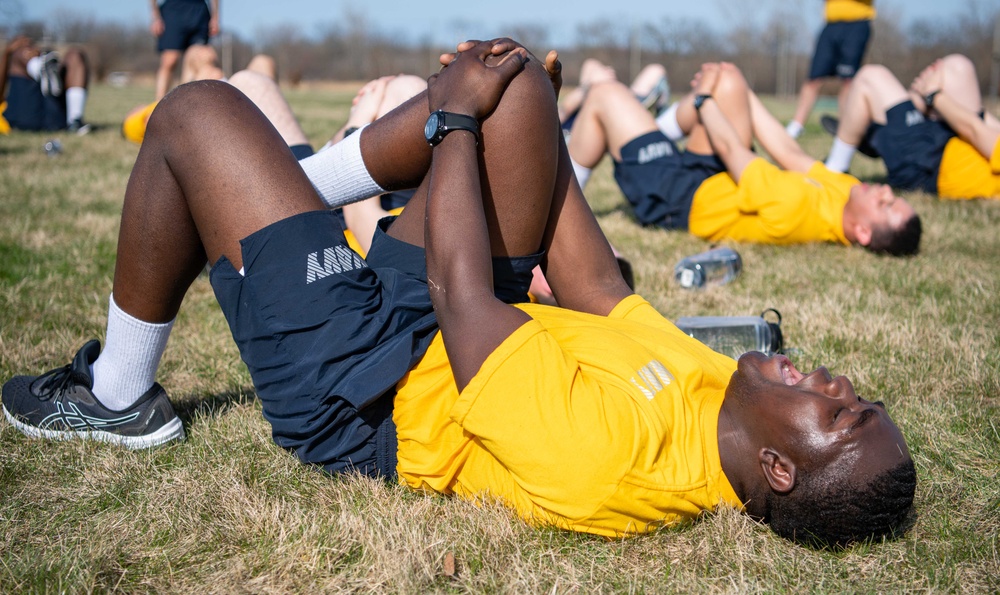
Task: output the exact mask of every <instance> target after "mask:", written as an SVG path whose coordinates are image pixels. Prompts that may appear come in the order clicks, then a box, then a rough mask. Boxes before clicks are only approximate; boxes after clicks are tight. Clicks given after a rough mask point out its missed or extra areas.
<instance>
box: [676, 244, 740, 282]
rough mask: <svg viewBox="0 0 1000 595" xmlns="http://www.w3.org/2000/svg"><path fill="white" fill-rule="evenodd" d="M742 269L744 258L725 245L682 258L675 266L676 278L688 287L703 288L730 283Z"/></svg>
mask: <svg viewBox="0 0 1000 595" xmlns="http://www.w3.org/2000/svg"><path fill="white" fill-rule="evenodd" d="M742 270H743V259H742V258H740V255H739V254H738V253H737V252H736V251H735V250H733V249H732V248H728V247H726V246H723V247H721V248H714V249H712V250H709V251H708V252H702V253H701V254H695V255H694V256H688V257H687V258H685V259H683V260H681V261H680V262H678V263H677V266H675V267H674V278H675V279H677V282H678V283H680V285H681V287H684V288H686V289H702V288H704V287H707V286H709V285H723V284H725V283H729V282H730V281H732V280H733V279H735V278H736V277H738V276H739V275H740V272H741V271H742Z"/></svg>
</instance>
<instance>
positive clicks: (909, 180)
mask: <svg viewBox="0 0 1000 595" xmlns="http://www.w3.org/2000/svg"><path fill="white" fill-rule="evenodd" d="M842 107H843V111H842V113H841V114H840V122H839V125H838V126H837V130H836V136H837V138H836V139H834V141H833V145H832V146H831V147H830V156H829V157H828V158H827V161H826V163H827V166H828V167H830V168H831V169H833V170H835V171H847V170H848V168H849V167H850V166H851V159H852V158H853V157H854V152H855V151H857V150H860V151H862V152H863V153H864V154H866V155H868V156H869V157H882V159H883V161H884V162H885V167H886V170H887V171H888V174H889V183H890V184H891V185H892V186H893V187H896V188H900V189H903V190H923V191H924V192H929V193H931V194H935V193H936V194H938V195H940V196H941V198H951V199H970V198H992V199H1000V121H998V120H997V118H996V117H995V116H993V114H990V113H988V112H986V111H985V110H984V108H983V96H982V94H981V92H980V89H979V78H978V77H977V76H976V67H975V65H974V64H973V63H972V60H969V58H967V57H965V56H963V55H961V54H951V55H948V56H945V57H944V58H941V59H940V60H937V61H936V62H934V63H933V64H931V65H930V66H928V67H927V68H925V69H924V70H923V72H921V73H920V76H918V77H917V78H916V79H914V81H913V83H912V84H911V85H910V88H909V90H907V89H906V88H905V87H903V84H902V83H900V82H899V80H898V79H897V78H896V77H895V76H894V75H893V74H892V72H890V71H889V69H888V68H886V67H885V66H881V65H878V64H869V65H867V66H864V67H863V68H862V69H861V70H860V71H859V72H858V78H857V79H856V84H855V86H853V87H851V92H850V93H849V94H848V95H847V101H846V102H845V103H844V105H843V106H842Z"/></svg>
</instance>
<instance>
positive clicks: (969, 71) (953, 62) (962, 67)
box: [941, 54, 976, 77]
mask: <svg viewBox="0 0 1000 595" xmlns="http://www.w3.org/2000/svg"><path fill="white" fill-rule="evenodd" d="M941 66H942V67H943V68H944V69H945V72H946V73H947V75H949V76H955V75H958V76H965V77H968V76H971V77H975V76H976V65H975V64H973V63H972V60H970V59H969V57H968V56H965V55H963V54H948V55H947V56H945V57H944V58H941Z"/></svg>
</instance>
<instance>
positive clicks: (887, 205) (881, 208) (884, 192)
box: [850, 184, 915, 229]
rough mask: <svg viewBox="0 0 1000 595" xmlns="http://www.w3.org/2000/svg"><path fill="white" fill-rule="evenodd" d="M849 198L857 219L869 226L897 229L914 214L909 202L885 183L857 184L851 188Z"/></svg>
mask: <svg viewBox="0 0 1000 595" xmlns="http://www.w3.org/2000/svg"><path fill="white" fill-rule="evenodd" d="M850 200H851V202H853V203H854V209H855V213H857V216H858V219H859V220H860V221H861V222H863V223H865V224H866V225H868V227H870V228H875V227H878V228H888V229H899V228H900V227H901V226H902V225H903V223H905V222H907V221H909V219H910V217H913V215H914V214H915V211H914V210H913V207H912V206H910V203H908V202H906V201H905V200H904V199H902V198H899V197H898V196H896V195H895V194H894V193H893V191H892V188H890V187H889V186H887V185H885V184H858V185H856V186H854V187H852V188H851V196H850Z"/></svg>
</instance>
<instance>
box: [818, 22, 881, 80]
mask: <svg viewBox="0 0 1000 595" xmlns="http://www.w3.org/2000/svg"><path fill="white" fill-rule="evenodd" d="M871 34H872V24H871V21H840V22H834V23H827V24H826V26H825V27H823V31H822V32H821V33H820V34H819V39H817V40H816V51H815V52H814V53H813V58H812V64H811V65H810V66H809V80H816V79H821V78H826V77H831V76H839V77H840V78H842V79H849V78H854V75H855V74H857V72H858V69H859V68H861V60H862V59H863V58H864V57H865V49H866V48H867V47H868V40H869V39H870V38H871Z"/></svg>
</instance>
